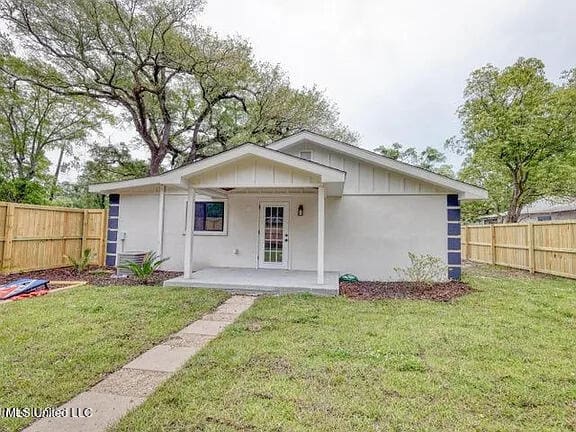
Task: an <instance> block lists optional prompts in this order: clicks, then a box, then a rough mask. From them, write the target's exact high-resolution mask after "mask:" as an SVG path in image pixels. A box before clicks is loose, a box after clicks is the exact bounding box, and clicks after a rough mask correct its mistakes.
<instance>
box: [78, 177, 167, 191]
mask: <svg viewBox="0 0 576 432" xmlns="http://www.w3.org/2000/svg"><path fill="white" fill-rule="evenodd" d="M159 177H160V176H156V177H144V178H138V179H132V180H123V181H117V182H110V183H98V184H92V185H89V186H88V192H95V193H100V194H110V193H117V192H121V191H122V190H123V189H134V188H141V187H146V186H156V185H160V184H162V183H160V181H159Z"/></svg>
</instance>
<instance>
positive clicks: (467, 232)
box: [465, 227, 472, 260]
mask: <svg viewBox="0 0 576 432" xmlns="http://www.w3.org/2000/svg"><path fill="white" fill-rule="evenodd" d="M471 247H472V246H471V245H470V227H466V252H465V254H466V259H467V260H469V259H470V248H471Z"/></svg>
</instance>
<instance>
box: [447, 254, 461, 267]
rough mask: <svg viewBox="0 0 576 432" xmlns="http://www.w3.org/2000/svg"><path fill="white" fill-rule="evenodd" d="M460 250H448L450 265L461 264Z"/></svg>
mask: <svg viewBox="0 0 576 432" xmlns="http://www.w3.org/2000/svg"><path fill="white" fill-rule="evenodd" d="M461 263H462V262H461V260H460V252H448V265H449V266H451V265H460V264H461Z"/></svg>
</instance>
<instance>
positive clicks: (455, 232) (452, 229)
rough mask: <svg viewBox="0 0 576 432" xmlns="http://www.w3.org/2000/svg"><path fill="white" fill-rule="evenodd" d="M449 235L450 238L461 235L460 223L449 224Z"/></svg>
mask: <svg viewBox="0 0 576 432" xmlns="http://www.w3.org/2000/svg"><path fill="white" fill-rule="evenodd" d="M448 235H449V236H459V235H460V223H459V222H456V223H449V224H448Z"/></svg>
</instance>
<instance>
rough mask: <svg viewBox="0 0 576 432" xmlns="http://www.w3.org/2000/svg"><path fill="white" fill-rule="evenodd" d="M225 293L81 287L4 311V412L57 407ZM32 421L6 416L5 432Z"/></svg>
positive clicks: (0, 339)
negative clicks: (15, 408)
mask: <svg viewBox="0 0 576 432" xmlns="http://www.w3.org/2000/svg"><path fill="white" fill-rule="evenodd" d="M226 297H227V296H226V294H224V293H221V292H215V291H208V290H190V289H186V288H159V287H128V286H125V287H116V286H112V287H90V286H88V287H79V288H73V289H71V290H69V291H62V292H58V293H54V294H50V295H47V296H43V297H38V298H34V299H28V300H24V301H18V302H14V303H9V304H4V305H0V347H1V348H0V407H7V406H13V407H34V408H44V407H50V406H57V405H59V404H60V403H62V402H64V401H67V400H68V399H70V398H72V397H73V396H75V395H76V394H78V393H80V392H81V391H83V390H85V389H87V388H89V387H90V386H92V385H93V384H95V383H96V382H98V381H99V380H100V379H101V378H103V377H104V376H105V375H106V374H107V373H109V372H111V371H114V370H116V369H118V368H120V367H121V366H123V365H124V364H125V363H126V362H127V361H129V360H130V359H131V358H133V357H136V356H137V355H138V354H139V353H141V352H143V351H145V350H147V349H149V348H151V347H152V346H154V345H155V344H157V343H158V342H160V341H162V340H163V339H164V338H166V337H167V336H168V335H169V334H171V333H173V332H175V331H177V330H178V329H179V328H182V327H184V326H185V325H186V324H187V323H188V322H190V321H193V320H195V319H197V318H199V317H200V316H201V315H202V314H204V313H205V312H206V311H208V310H210V309H212V308H214V307H216V306H217V305H218V304H219V303H220V302H222V301H223V300H224V299H225V298H226ZM26 423H29V421H28V420H27V419H7V418H2V417H0V430H1V431H5V430H7V431H12V430H19V429H20V428H22V427H23V426H24V425H25V424H26Z"/></svg>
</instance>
